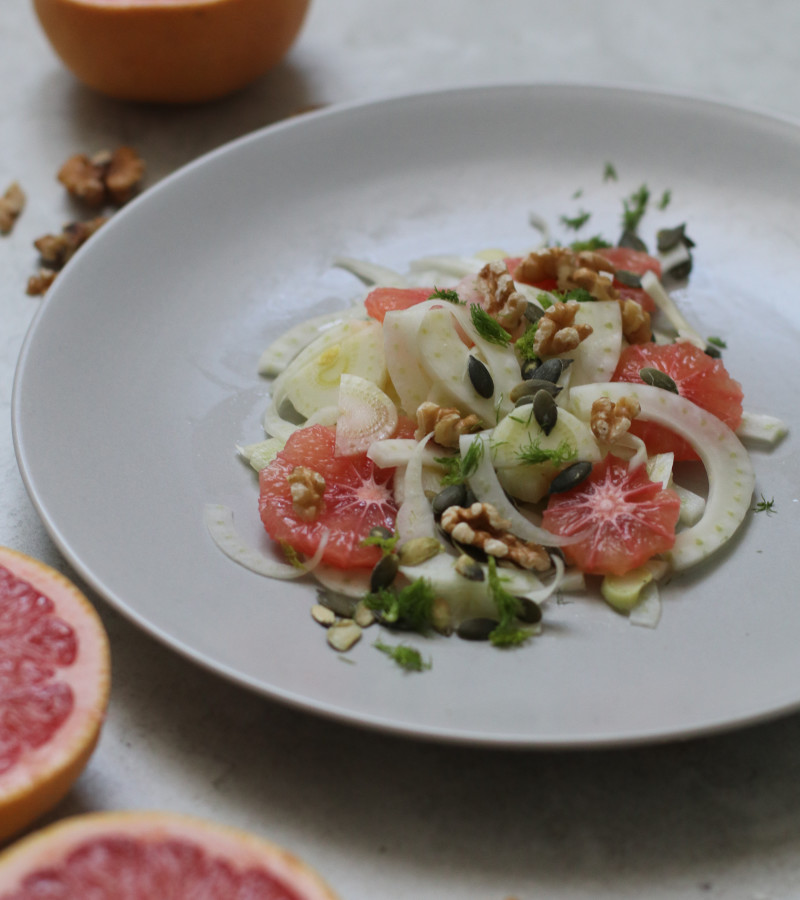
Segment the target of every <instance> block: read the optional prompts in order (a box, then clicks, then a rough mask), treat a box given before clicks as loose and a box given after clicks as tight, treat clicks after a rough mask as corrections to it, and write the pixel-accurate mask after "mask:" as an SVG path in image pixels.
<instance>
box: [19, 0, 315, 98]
mask: <svg viewBox="0 0 800 900" xmlns="http://www.w3.org/2000/svg"><path fill="white" fill-rule="evenodd" d="M308 4H309V0H34V4H33V5H34V8H35V9H36V13H37V15H38V17H39V21H40V22H41V24H42V28H43V29H44V32H45V34H46V35H47V37H48V38H49V40H50V43H51V44H52V45H53V49H54V50H55V51H56V53H57V54H58V55H59V57H61V61H62V62H63V63H64V65H65V66H66V67H67V68H68V69H69V70H70V71H71V72H72V73H73V75H75V76H76V77H77V78H78V79H80V81H82V82H83V83H84V84H86V85H88V86H89V87H91V88H94V89H95V90H97V91H100V92H101V93H103V94H108V95H109V96H111V97H115V98H117V99H119V100H139V101H146V102H155V103H197V102H200V101H203V100H213V99H215V98H217V97H222V96H224V95H225V94H229V93H231V92H232V91H235V90H238V89H239V88H242V87H244V86H245V85H246V84H249V83H250V82H251V81H254V80H255V79H256V78H258V77H259V76H260V75H262V74H264V73H265V72H266V71H268V70H269V69H271V68H272V67H273V66H275V65H277V64H278V63H279V62H280V61H281V60H282V59H283V57H284V56H285V55H286V53H287V52H288V51H289V48H290V47H291V46H292V44H293V43H294V41H295V39H296V37H297V35H298V33H299V31H300V28H301V26H302V24H303V20H304V19H305V15H306V11H307V9H308Z"/></svg>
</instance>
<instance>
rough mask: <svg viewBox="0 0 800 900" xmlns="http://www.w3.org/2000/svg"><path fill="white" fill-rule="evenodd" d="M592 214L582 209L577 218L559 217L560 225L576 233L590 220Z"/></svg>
mask: <svg viewBox="0 0 800 900" xmlns="http://www.w3.org/2000/svg"><path fill="white" fill-rule="evenodd" d="M591 217H592V214H591V213H588V212H586V210H584V209H582V210H581V211H580V212H579V213H578V215H577V216H561V224H562V225H564V227H565V228H570V229H571V230H572V231H578V230H579V229H581V228H583V226H584V225H585V224H586V223H587V222H588V221H589V219H591Z"/></svg>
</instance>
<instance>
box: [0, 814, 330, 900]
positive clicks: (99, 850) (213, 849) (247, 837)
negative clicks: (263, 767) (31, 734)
mask: <svg viewBox="0 0 800 900" xmlns="http://www.w3.org/2000/svg"><path fill="white" fill-rule="evenodd" d="M0 897H2V898H8V900H11V898H13V900H34V898H41V897H48V898H51V900H74V898H78V897H92V900H121V898H133V897H142V898H144V897H146V898H148V900H162V898H163V900H166V898H171V900H183V898H186V900H189V898H200V897H207V898H216V900H236V898H242V900H243V898H247V900H337V897H336V894H335V893H334V892H333V891H332V890H331V888H330V887H328V885H326V884H325V882H324V881H323V880H322V879H321V878H320V876H319V875H318V874H317V873H316V872H314V871H313V870H312V869H311V868H309V867H308V866H307V865H306V864H305V863H304V862H302V861H301V860H299V859H298V858H297V857H296V856H294V855H292V854H291V853H289V852H288V851H286V850H284V849H282V848H281V847H278V846H276V845H275V844H272V843H270V842H269V841H266V840H264V839H263V838H259V837H257V836H256V835H254V834H250V833H248V832H245V831H238V830H236V829H233V828H229V827H227V826H221V825H217V824H213V823H211V822H206V821H204V820H202V819H194V818H191V817H186V816H179V815H175V814H172V813H161V812H121V813H92V814H87V815H82V816H75V817H74V818H71V819H65V820H63V821H62V822H59V823H58V824H56V825H51V826H50V827H48V828H45V829H42V830H41V831H39V832H37V833H35V834H33V835H31V836H30V837H28V838H25V839H24V840H21V841H18V842H17V843H16V844H14V845H13V846H12V847H10V848H9V849H8V850H6V851H5V853H2V854H0Z"/></svg>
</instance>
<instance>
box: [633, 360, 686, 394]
mask: <svg viewBox="0 0 800 900" xmlns="http://www.w3.org/2000/svg"><path fill="white" fill-rule="evenodd" d="M639 377H640V378H641V379H642V381H643V382H644V383H645V384H649V385H651V386H652V387H657V388H661V389H662V390H663V391H671V392H672V393H673V394H677V393H678V385H677V384H675V382H674V381H673V380H672V378H670V376H669V375H667V373H666V372H662V371H661V369H654V368H653V367H652V366H645V367H644V368H643V369H639Z"/></svg>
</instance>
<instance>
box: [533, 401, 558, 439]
mask: <svg viewBox="0 0 800 900" xmlns="http://www.w3.org/2000/svg"><path fill="white" fill-rule="evenodd" d="M533 416H534V418H535V419H536V421H537V422H538V423H539V427H540V428H541V429H542V431H543V432H544V433H545V434H550V432H551V431H552V430H553V428H555V424H556V422H557V421H558V407H557V406H556V401H555V400H554V399H553V395H552V394H550V393H549V392H548V391H537V392H536V393H535V394H534V395H533Z"/></svg>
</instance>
